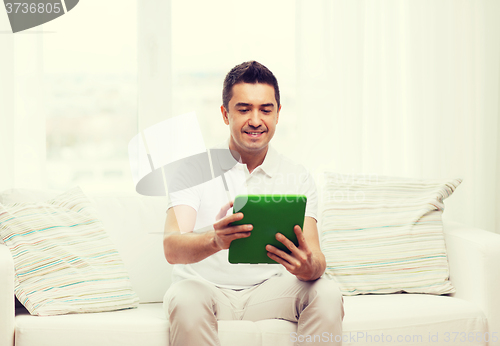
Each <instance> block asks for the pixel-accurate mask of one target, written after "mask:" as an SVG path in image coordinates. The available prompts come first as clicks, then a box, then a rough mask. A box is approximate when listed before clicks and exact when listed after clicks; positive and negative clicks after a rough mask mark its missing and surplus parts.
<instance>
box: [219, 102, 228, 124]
mask: <svg viewBox="0 0 500 346" xmlns="http://www.w3.org/2000/svg"><path fill="white" fill-rule="evenodd" d="M220 112H221V113H222V119H224V124H226V125H229V118H228V116H227V110H226V107H224V105H222V106H220Z"/></svg>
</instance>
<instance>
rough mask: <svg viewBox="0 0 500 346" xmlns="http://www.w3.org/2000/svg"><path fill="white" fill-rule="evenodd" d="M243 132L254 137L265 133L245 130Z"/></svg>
mask: <svg viewBox="0 0 500 346" xmlns="http://www.w3.org/2000/svg"><path fill="white" fill-rule="evenodd" d="M243 132H245V133H246V134H247V135H249V136H252V137H258V136H260V135H261V134H263V133H264V131H243Z"/></svg>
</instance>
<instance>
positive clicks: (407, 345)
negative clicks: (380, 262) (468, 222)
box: [256, 294, 487, 346]
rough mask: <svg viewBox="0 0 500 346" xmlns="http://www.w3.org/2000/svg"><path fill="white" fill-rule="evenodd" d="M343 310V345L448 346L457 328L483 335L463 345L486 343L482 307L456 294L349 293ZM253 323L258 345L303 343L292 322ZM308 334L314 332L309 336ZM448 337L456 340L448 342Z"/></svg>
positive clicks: (325, 336)
mask: <svg viewBox="0 0 500 346" xmlns="http://www.w3.org/2000/svg"><path fill="white" fill-rule="evenodd" d="M344 310H345V316H344V323H343V343H342V345H343V346H349V345H353V346H354V345H355V346H368V345H373V346H375V345H388V344H390V345H404V346H411V345H419V346H422V345H425V344H428V340H429V339H430V340H431V342H430V343H432V345H448V346H449V345H453V344H460V342H459V340H460V338H461V337H463V334H460V333H465V335H467V337H466V338H468V337H469V333H473V334H474V338H475V339H476V338H477V334H476V333H480V335H481V337H480V339H483V340H479V341H477V340H474V341H473V342H469V341H467V345H486V343H485V342H484V337H485V336H486V337H487V334H485V332H487V321H486V317H485V316H484V314H483V312H482V311H481V310H480V309H479V308H477V307H476V306H475V305H474V304H472V303H469V302H467V301H465V300H461V299H457V298H452V297H448V296H434V295H425V294H386V295H360V296H349V297H344ZM256 324H257V325H258V326H259V329H260V330H261V334H262V340H263V345H290V346H291V345H293V344H294V341H296V340H301V339H303V340H304V341H306V344H307V340H308V339H307V338H308V336H307V335H299V334H297V333H296V332H297V331H296V324H295V323H290V322H288V321H282V320H265V321H259V322H257V323H256ZM454 332H455V334H454ZM446 333H449V334H446ZM456 333H459V334H456ZM382 335H383V339H382ZM420 337H421V341H420V340H419V338H420ZM447 337H449V339H447ZM312 338H314V336H311V337H310V340H313V339H312ZM332 338H335V336H332V335H331V334H330V333H329V331H324V332H323V333H322V334H321V335H319V336H318V337H317V340H321V341H322V342H324V343H325V344H326V341H327V340H331V339H332ZM454 338H455V339H456V341H457V342H456V343H453V342H451V341H452V340H453V339H454ZM399 340H401V341H399ZM446 340H448V341H446ZM284 341H286V342H285V343H284Z"/></svg>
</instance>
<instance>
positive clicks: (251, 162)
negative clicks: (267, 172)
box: [229, 144, 269, 173]
mask: <svg viewBox="0 0 500 346" xmlns="http://www.w3.org/2000/svg"><path fill="white" fill-rule="evenodd" d="M229 149H230V150H231V151H236V152H237V153H238V154H239V155H240V158H239V162H241V163H243V164H246V165H247V169H248V172H250V173H252V172H253V170H254V169H255V168H257V167H258V166H260V165H261V164H262V163H263V162H264V159H265V158H266V155H267V151H268V150H269V145H267V146H266V147H265V148H264V149H262V150H260V151H258V152H255V151H252V152H244V151H242V150H238V148H232V145H231V144H230V145H229ZM233 156H234V155H233ZM235 159H237V160H238V158H237V157H235Z"/></svg>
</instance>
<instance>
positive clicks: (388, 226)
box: [321, 173, 462, 295]
mask: <svg viewBox="0 0 500 346" xmlns="http://www.w3.org/2000/svg"><path fill="white" fill-rule="evenodd" d="M461 182H462V181H461V180H460V179H451V180H418V179H409V178H394V177H386V176H364V175H349V176H348V178H346V177H345V176H342V175H340V174H335V173H326V174H325V187H324V189H323V210H322V225H321V232H322V239H321V247H322V250H323V253H324V254H325V257H326V261H327V269H326V275H327V276H330V277H333V278H334V279H335V280H336V281H337V282H338V283H339V286H340V288H341V291H342V293H343V294H344V295H356V294H367V293H395V292H409V293H430V294H448V293H453V292H455V289H454V287H453V286H452V284H451V282H450V281H449V269H448V260H447V256H446V247H445V243H444V235H443V225H442V220H441V215H442V212H443V209H444V204H443V199H445V198H447V197H448V196H450V195H451V194H452V193H453V191H454V190H455V189H456V188H457V187H458V185H460V183H461Z"/></svg>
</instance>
